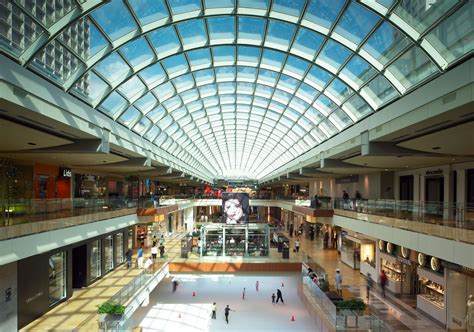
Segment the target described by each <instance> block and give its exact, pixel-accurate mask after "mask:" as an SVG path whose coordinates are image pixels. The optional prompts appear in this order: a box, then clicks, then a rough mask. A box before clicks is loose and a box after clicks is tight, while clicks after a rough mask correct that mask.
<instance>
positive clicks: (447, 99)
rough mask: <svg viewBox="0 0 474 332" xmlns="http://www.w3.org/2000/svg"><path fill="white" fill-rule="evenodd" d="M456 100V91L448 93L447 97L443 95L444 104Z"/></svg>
mask: <svg viewBox="0 0 474 332" xmlns="http://www.w3.org/2000/svg"><path fill="white" fill-rule="evenodd" d="M454 100H456V92H453V93H450V94H449V95H446V96H445V97H443V99H442V102H443V105H444V104H447V103H450V102H452V101H454Z"/></svg>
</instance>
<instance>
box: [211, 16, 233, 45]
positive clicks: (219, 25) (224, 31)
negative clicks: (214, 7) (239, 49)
mask: <svg viewBox="0 0 474 332" xmlns="http://www.w3.org/2000/svg"><path fill="white" fill-rule="evenodd" d="M207 26H208V29H209V37H210V39H211V44H214V45H215V44H230V43H233V42H234V40H235V18H234V17H232V16H221V17H214V18H209V19H207Z"/></svg>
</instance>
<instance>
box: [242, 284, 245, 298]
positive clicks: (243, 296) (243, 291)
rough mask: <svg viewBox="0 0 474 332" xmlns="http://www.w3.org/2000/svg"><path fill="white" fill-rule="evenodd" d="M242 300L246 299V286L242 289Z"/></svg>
mask: <svg viewBox="0 0 474 332" xmlns="http://www.w3.org/2000/svg"><path fill="white" fill-rule="evenodd" d="M242 300H245V287H244V289H243V290H242Z"/></svg>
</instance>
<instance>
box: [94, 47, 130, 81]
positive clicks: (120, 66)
mask: <svg viewBox="0 0 474 332" xmlns="http://www.w3.org/2000/svg"><path fill="white" fill-rule="evenodd" d="M94 70H95V71H97V73H99V74H100V75H101V76H102V77H103V78H105V79H106V80H107V81H108V82H109V83H111V84H113V83H115V82H117V81H119V80H121V79H123V78H124V77H125V76H127V73H128V72H129V71H130V67H129V66H128V65H127V63H126V62H125V61H123V59H122V57H121V56H120V55H119V54H118V53H117V52H115V53H112V54H111V55H109V56H108V57H107V58H105V59H104V60H102V61H101V62H99V63H98V64H97V65H96V66H95V67H94Z"/></svg>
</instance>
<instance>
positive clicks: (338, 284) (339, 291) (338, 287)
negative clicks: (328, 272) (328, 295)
mask: <svg viewBox="0 0 474 332" xmlns="http://www.w3.org/2000/svg"><path fill="white" fill-rule="evenodd" d="M336 292H337V294H339V295H342V274H341V271H339V269H336Z"/></svg>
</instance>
